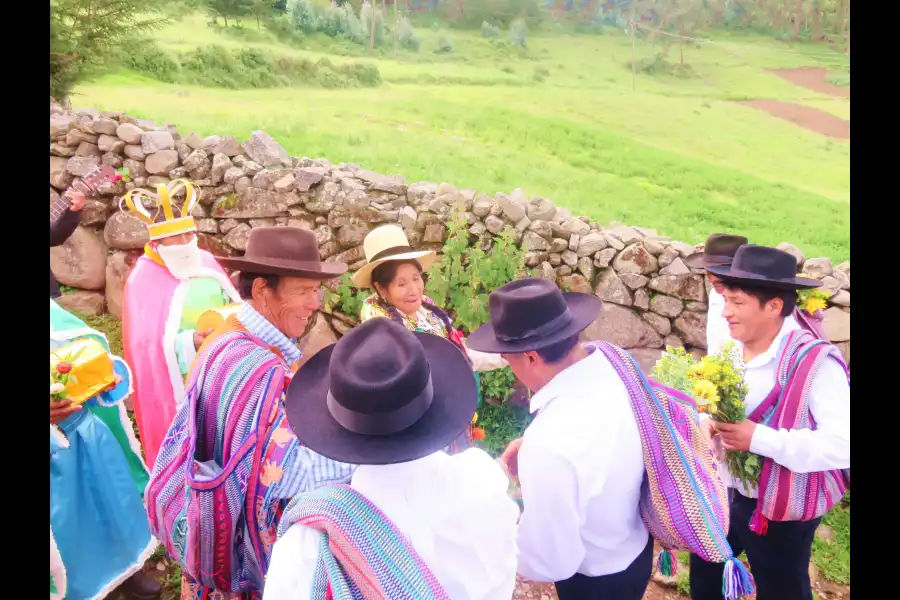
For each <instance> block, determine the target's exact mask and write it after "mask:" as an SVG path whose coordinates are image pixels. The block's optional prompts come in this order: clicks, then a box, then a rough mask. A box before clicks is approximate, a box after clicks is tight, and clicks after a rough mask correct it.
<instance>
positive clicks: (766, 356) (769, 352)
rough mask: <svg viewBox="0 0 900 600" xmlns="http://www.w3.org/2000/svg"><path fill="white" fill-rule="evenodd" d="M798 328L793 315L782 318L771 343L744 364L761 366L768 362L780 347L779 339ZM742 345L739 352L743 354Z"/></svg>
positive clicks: (773, 357)
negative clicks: (782, 320)
mask: <svg viewBox="0 0 900 600" xmlns="http://www.w3.org/2000/svg"><path fill="white" fill-rule="evenodd" d="M797 329H800V325H799V324H798V323H797V320H796V319H794V317H793V316H787V317H785V319H784V322H783V323H782V324H781V329H779V330H778V334H777V335H776V336H775V339H774V340H772V343H771V344H769V347H768V348H767V349H766V351H765V352H763V353H762V354H760V355H758V356H755V357H753V359H752V360H751V361H749V362H748V363H747V364H746V366H747V367H761V366H763V365H764V364H766V363H768V362H769V361H770V360H774V359H775V356H776V355H777V354H778V349H779V348H781V341H782V340H783V339H784V337H785V336H786V335H787V334H789V333H790V332H792V331H794V330H797ZM743 350H744V345H743V344H741V353H742V354H743Z"/></svg>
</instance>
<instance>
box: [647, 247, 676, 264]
mask: <svg viewBox="0 0 900 600" xmlns="http://www.w3.org/2000/svg"><path fill="white" fill-rule="evenodd" d="M651 254H652V253H651ZM676 258H679V254H678V250H676V249H675V248H672V247H671V246H667V247H666V249H665V250H663V253H662V254H661V255H660V256H659V267H660V268H665V267H668V266H669V265H671V264H672V263H673V262H675V259H676Z"/></svg>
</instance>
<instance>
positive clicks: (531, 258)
mask: <svg viewBox="0 0 900 600" xmlns="http://www.w3.org/2000/svg"><path fill="white" fill-rule="evenodd" d="M549 258H550V255H549V254H548V253H547V252H542V251H535V252H526V253H525V266H526V267H529V268H533V267H537V266H538V265H540V264H542V263H544V262H545V261H547V260H548V259H549Z"/></svg>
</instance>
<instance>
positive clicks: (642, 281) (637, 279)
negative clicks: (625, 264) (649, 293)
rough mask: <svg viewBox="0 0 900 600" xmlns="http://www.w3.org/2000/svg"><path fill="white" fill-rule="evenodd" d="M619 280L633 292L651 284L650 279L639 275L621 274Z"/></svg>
mask: <svg viewBox="0 0 900 600" xmlns="http://www.w3.org/2000/svg"><path fill="white" fill-rule="evenodd" d="M619 278H620V279H621V280H622V282H623V283H624V284H625V285H627V286H628V287H630V288H631V289H633V290H637V289H640V288H642V287H645V286H646V285H647V284H648V283H649V282H650V278H649V277H646V276H644V275H638V274H637V273H619Z"/></svg>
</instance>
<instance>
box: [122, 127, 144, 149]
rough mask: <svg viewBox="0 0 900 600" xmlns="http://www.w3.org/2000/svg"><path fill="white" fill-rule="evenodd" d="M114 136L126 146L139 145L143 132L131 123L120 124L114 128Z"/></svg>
mask: <svg viewBox="0 0 900 600" xmlns="http://www.w3.org/2000/svg"><path fill="white" fill-rule="evenodd" d="M116 135H117V136H119V139H121V140H123V141H124V142H125V143H126V144H140V143H141V136H142V135H144V130H143V129H141V128H140V127H138V126H137V125H134V124H133V123H122V124H121V125H119V126H118V127H116Z"/></svg>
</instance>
